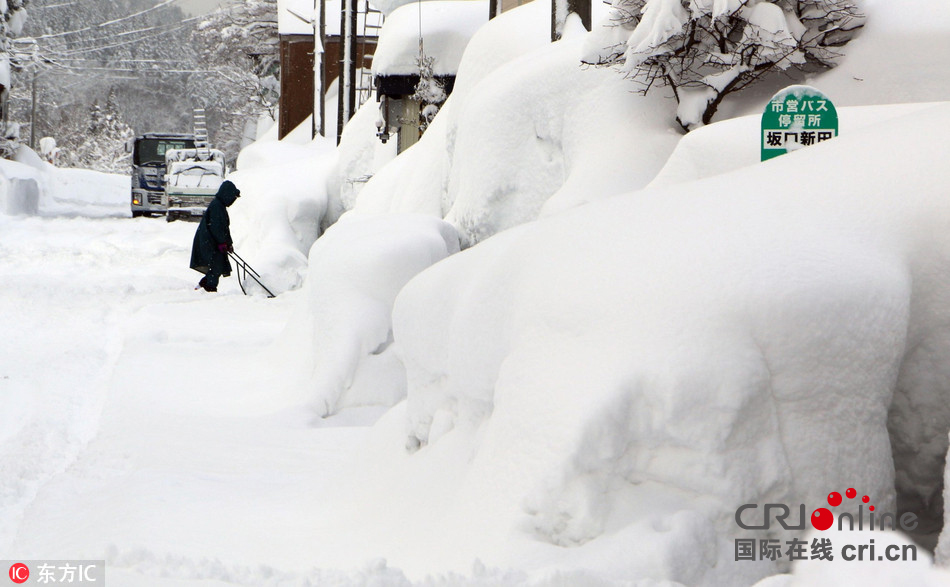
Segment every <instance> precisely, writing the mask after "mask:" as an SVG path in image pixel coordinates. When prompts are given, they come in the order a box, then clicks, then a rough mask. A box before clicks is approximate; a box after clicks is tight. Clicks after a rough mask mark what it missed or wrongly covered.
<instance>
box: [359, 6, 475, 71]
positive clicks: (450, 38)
mask: <svg viewBox="0 0 950 587" xmlns="http://www.w3.org/2000/svg"><path fill="white" fill-rule="evenodd" d="M486 22H488V2H487V0H429V1H427V2H413V3H410V4H406V5H403V6H400V7H398V8H396V9H395V10H394V11H393V12H392V14H390V15H389V16H388V17H386V22H385V24H383V29H382V30H381V31H380V34H379V44H378V45H377V46H376V51H375V53H374V54H373V75H374V76H377V75H413V74H415V75H419V62H418V59H419V37H420V35H421V36H422V42H423V44H424V47H425V54H426V56H428V57H434V58H435V61H434V62H433V64H432V71H433V73H434V74H435V75H455V74H456V73H457V72H458V68H459V63H460V62H461V60H462V54H463V53H464V52H465V47H466V45H468V42H469V40H470V39H471V38H472V35H474V34H475V31H477V30H478V29H479V28H480V27H481V26H482V25H484V24H485V23H486Z"/></svg>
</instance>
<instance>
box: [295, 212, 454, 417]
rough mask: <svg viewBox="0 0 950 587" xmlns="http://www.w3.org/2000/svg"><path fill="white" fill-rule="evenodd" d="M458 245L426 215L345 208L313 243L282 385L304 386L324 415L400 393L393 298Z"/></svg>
mask: <svg viewBox="0 0 950 587" xmlns="http://www.w3.org/2000/svg"><path fill="white" fill-rule="evenodd" d="M458 248H459V247H458V235H457V234H456V232H455V229H453V228H452V227H451V226H450V225H448V224H446V223H445V222H443V221H442V220H439V219H437V218H432V217H430V216H423V215H401V216H399V215H391V216H385V217H373V216H368V215H360V216H345V217H344V218H343V219H341V220H340V221H339V222H337V223H336V224H334V225H333V226H332V227H330V229H329V230H328V231H327V232H326V234H324V235H323V236H322V237H321V238H320V239H319V240H318V241H317V242H316V243H315V244H314V245H313V249H312V250H311V251H310V268H309V273H308V277H307V281H306V284H305V285H304V287H303V295H304V301H303V302H302V303H301V306H300V310H299V311H298V314H297V316H296V317H295V319H294V320H293V321H292V322H291V325H290V327H289V328H288V332H287V333H285V335H284V337H283V338H282V341H281V344H282V345H283V346H282V348H285V349H287V350H288V352H289V353H290V354H291V356H294V357H296V360H295V364H294V365H293V366H292V367H291V371H292V374H291V379H290V380H289V381H288V383H287V385H288V386H290V387H292V388H304V389H307V390H308V391H309V392H310V394H311V395H310V398H311V403H312V404H313V405H315V406H316V410H317V412H318V413H319V414H320V415H321V416H327V415H331V414H334V413H336V412H337V411H338V410H340V409H342V408H344V407H352V406H361V405H386V406H389V405H393V404H395V403H397V402H398V401H399V400H401V399H402V398H403V397H404V396H405V376H404V374H403V369H402V365H400V364H399V361H398V359H396V358H395V357H394V356H393V355H392V353H391V352H389V350H388V349H389V346H390V345H391V344H392V340H393V335H392V322H391V318H390V316H391V313H392V307H393V302H394V300H395V298H396V294H397V293H399V291H400V290H401V289H402V287H403V286H404V285H405V284H406V283H407V282H408V281H409V280H410V279H412V278H413V277H414V276H416V275H417V274H418V273H419V272H420V271H422V270H423V269H426V268H427V267H429V266H431V265H432V264H434V263H436V262H438V261H441V260H442V259H444V258H446V257H447V256H449V255H451V254H453V253H456V252H458Z"/></svg>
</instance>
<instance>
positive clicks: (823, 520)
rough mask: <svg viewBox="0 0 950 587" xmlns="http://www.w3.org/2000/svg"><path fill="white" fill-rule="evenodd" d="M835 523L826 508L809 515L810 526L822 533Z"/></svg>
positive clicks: (833, 517) (832, 515)
mask: <svg viewBox="0 0 950 587" xmlns="http://www.w3.org/2000/svg"><path fill="white" fill-rule="evenodd" d="M834 523H835V516H834V514H832V513H831V511H830V510H828V509H827V508H818V509H817V510H815V511H814V512H812V514H811V525H812V526H814V527H815V530H821V531H822V532H824V531H825V530H827V529H828V528H831V526H832V524H834Z"/></svg>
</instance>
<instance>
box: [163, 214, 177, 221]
mask: <svg viewBox="0 0 950 587" xmlns="http://www.w3.org/2000/svg"><path fill="white" fill-rule="evenodd" d="M177 219H178V217H177V216H175V215H174V214H172V213H171V212H168V213H167V214H165V221H166V222H174V221H175V220H177Z"/></svg>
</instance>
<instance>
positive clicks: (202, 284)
mask: <svg viewBox="0 0 950 587" xmlns="http://www.w3.org/2000/svg"><path fill="white" fill-rule="evenodd" d="M207 279H208V277H207V276H205V277H202V278H201V281H199V282H198V287H196V288H195V289H198V288H199V287H200V288H201V289H203V290H205V291H218V288H216V287H208V281H207Z"/></svg>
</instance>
